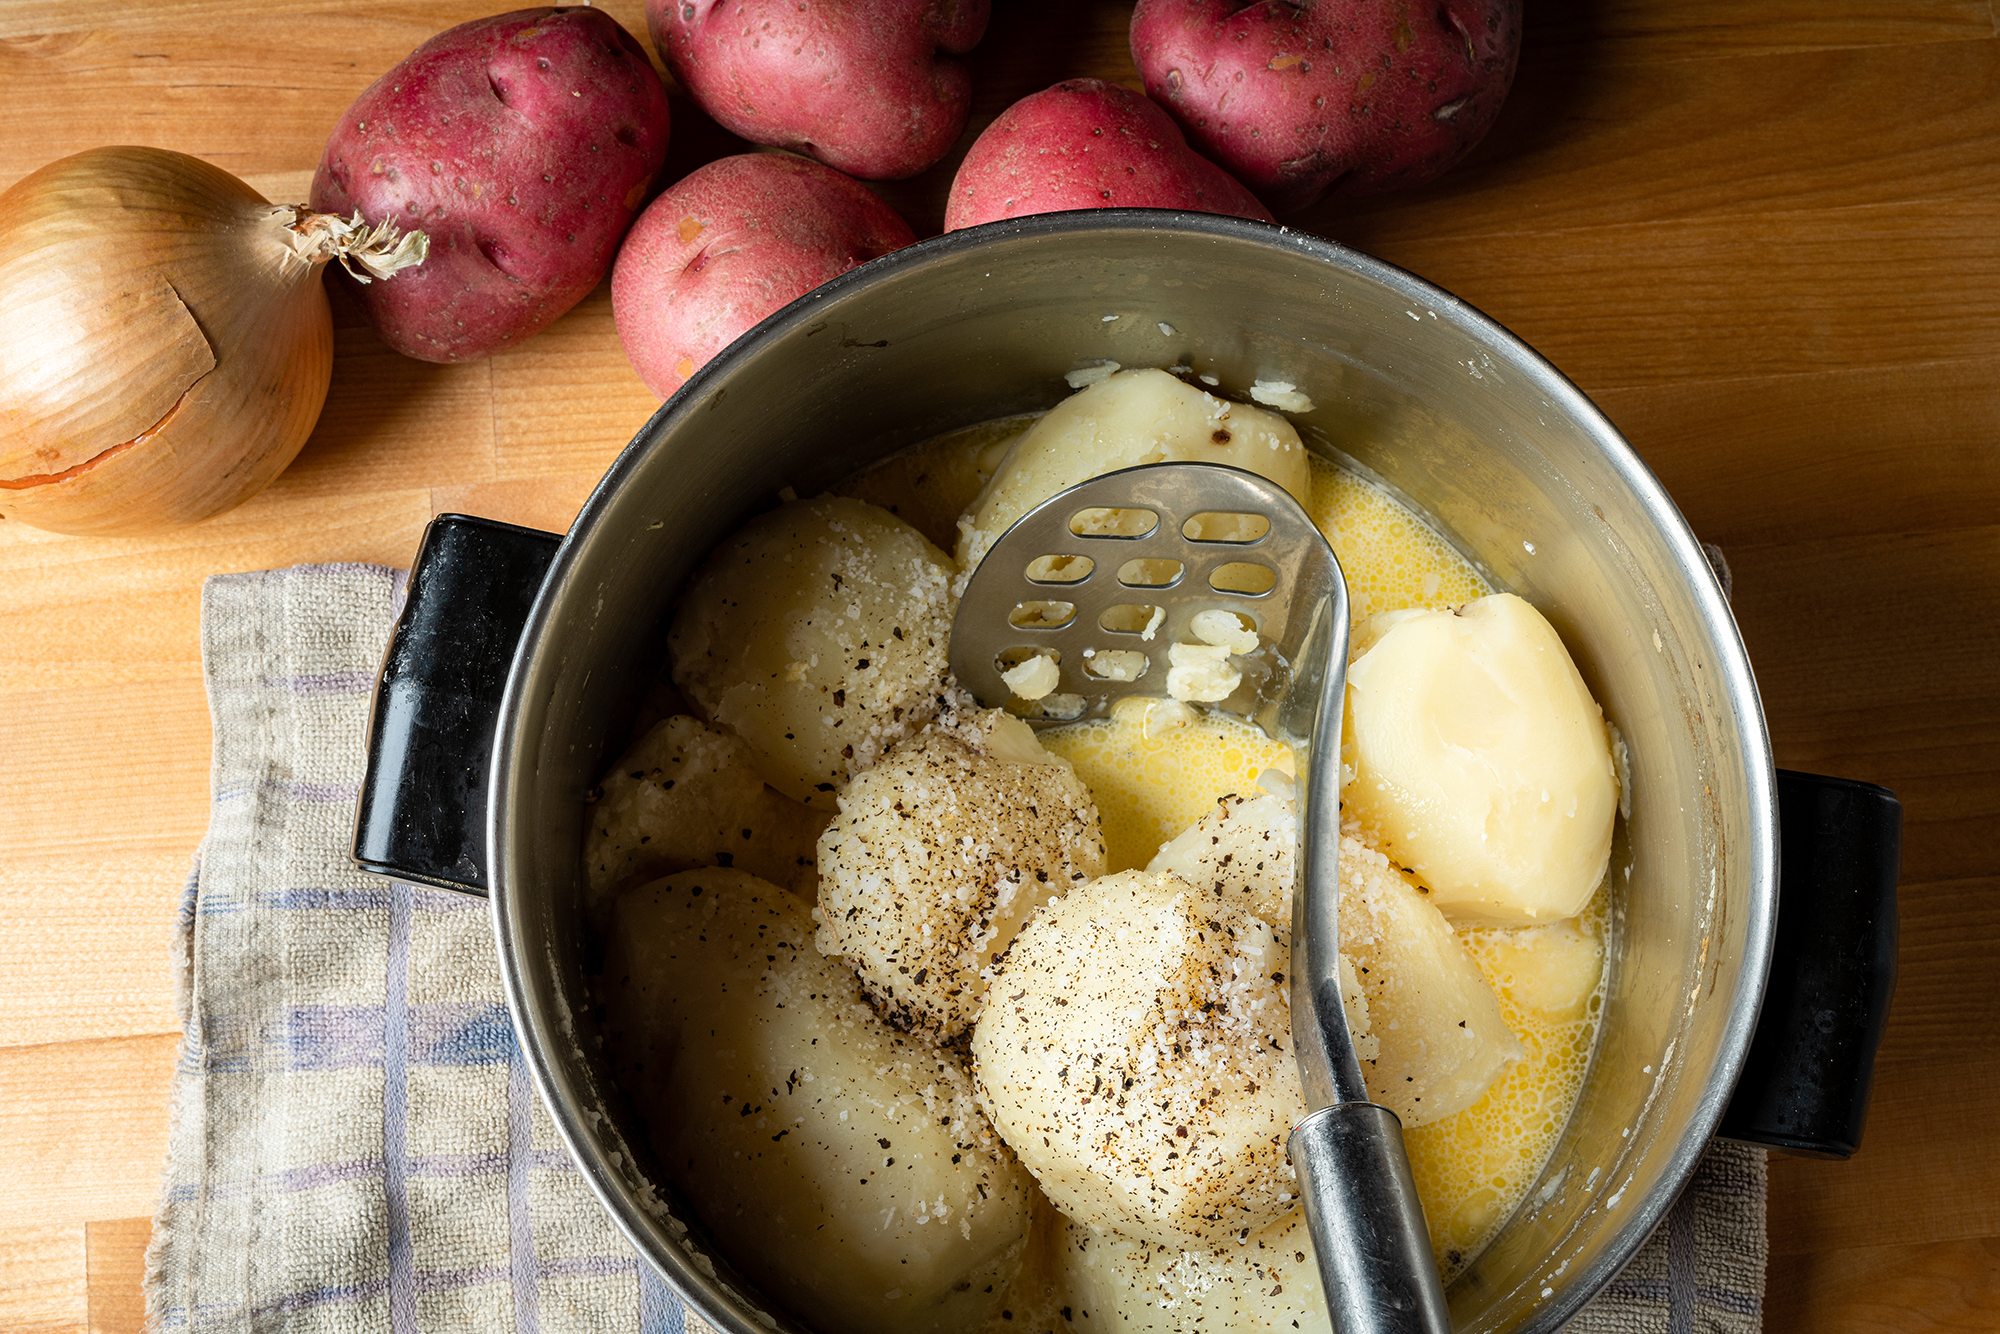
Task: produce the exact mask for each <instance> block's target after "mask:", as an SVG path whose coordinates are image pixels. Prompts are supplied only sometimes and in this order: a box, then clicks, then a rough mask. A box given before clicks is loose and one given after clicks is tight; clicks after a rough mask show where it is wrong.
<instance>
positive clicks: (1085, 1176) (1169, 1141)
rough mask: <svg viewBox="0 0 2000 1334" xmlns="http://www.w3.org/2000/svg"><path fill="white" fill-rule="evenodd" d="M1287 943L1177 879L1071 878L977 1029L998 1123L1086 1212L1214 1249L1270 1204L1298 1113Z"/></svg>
mask: <svg viewBox="0 0 2000 1334" xmlns="http://www.w3.org/2000/svg"><path fill="white" fill-rule="evenodd" d="M1286 967H1287V964H1286V959H1285V950H1284V948H1283V946H1282V945H1281V944H1280V943H1279V941H1278V939H1277V936H1276V934H1275V933H1274V932H1273V930H1272V928H1271V927H1270V926H1269V924H1267V923H1265V922H1264V921H1262V920H1260V919H1259V918H1256V917H1253V916H1251V915H1250V914H1249V913H1246V912H1243V911H1242V910H1241V909H1236V908H1228V907H1222V906H1218V905H1215V904H1213V903H1211V902H1210V901H1209V899H1208V898H1207V897H1206V896H1205V895H1203V894H1202V893H1200V892H1199V891H1197V890H1195V889H1194V888H1193V887H1191V886H1189V885H1187V884H1186V883H1184V882H1182V881H1180V880H1177V879H1175V878H1174V877H1172V876H1164V875H1161V876H1156V875H1149V874H1147V873H1146V872H1143V871H1126V872H1121V873H1120V874H1118V875H1112V876H1106V877H1104V878H1103V879H1100V880H1093V881H1091V882H1090V883H1089V884H1087V885H1083V886H1080V887H1078V888H1076V889H1073V890H1071V891H1070V892H1069V894H1068V895H1066V896H1065V897H1063V898H1061V899H1058V900H1057V901H1056V902H1055V903H1053V904H1051V905H1049V906H1048V907H1047V908H1045V909H1043V910H1042V911H1041V912H1039V913H1037V914H1036V915H1035V917H1034V919H1033V920H1032V921H1030V922H1029V923H1028V925H1027V927H1026V929H1025V930H1023V931H1022V932H1021V934H1020V935H1019V936H1018V937H1016V938H1015V941H1014V948H1013V949H1012V950H1011V951H1009V952H1008V955H1007V958H1006V960H1005V961H1004V962H1003V964H1002V965H1001V968H1000V971H999V974H998V975H997V976H996V977H995V979H994V981H993V985H992V992H991V996H990V998H989V1000H988V1002H987V1005H986V1008H985V1009H984V1010H983V1011H982V1012H981V1013H980V1016H979V1022H978V1024H977V1025H976V1026H975V1027H974V1028H973V1032H972V1053H973V1057H974V1059H975V1061H976V1062H977V1066H976V1074H977V1078H978V1081H979V1089H980V1094H981V1097H982V1098H983V1100H984V1102H985V1105H986V1107H987V1109H988V1112H989V1114H990V1115H991V1116H992V1118H993V1123H994V1125H995V1127H996V1128H997V1129H998V1130H999V1131H1000V1134H1001V1136H1002V1138H1004V1139H1005V1140H1006V1141H1007V1142H1008V1143H1009V1144H1011V1145H1012V1146H1014V1150H1015V1152H1016V1153H1018V1154H1019V1155H1020V1157H1021V1161H1022V1162H1023V1163H1024V1164H1026V1165H1027V1168H1028V1170H1029V1171H1030V1172H1033V1173H1034V1175H1035V1179H1036V1180H1037V1181H1039V1182H1040V1183H1041V1186H1042V1190H1043V1191H1044V1192H1045V1193H1046V1194H1047V1195H1048V1197H1049V1199H1050V1200H1051V1201H1053V1202H1054V1203H1055V1205H1056V1207H1057V1208H1059V1209H1061V1210H1062V1211H1063V1213H1064V1214H1066V1215H1067V1216H1069V1217H1070V1218H1072V1219H1074V1220H1076V1221H1077V1222H1080V1223H1083V1224H1085V1225H1086V1226H1089V1227H1093V1228H1099V1229H1105V1230H1109V1231H1114V1232H1118V1233H1120V1234H1122V1235H1125V1236H1130V1237H1137V1238H1142V1239H1145V1240H1148V1241H1152V1242H1156V1243H1158V1244H1161V1245H1168V1246H1203V1245H1220V1244H1222V1243H1223V1242H1225V1241H1227V1240H1229V1239H1231V1238H1237V1237H1241V1236H1244V1235H1247V1234H1248V1233H1250V1232H1254V1231H1256V1230H1257V1229H1259V1228H1261V1227H1264V1226H1266V1225H1267V1224H1269V1223H1271V1222H1273V1221H1275V1220H1276V1219H1277V1218H1279V1217H1280V1216H1282V1215H1283V1214H1284V1213H1285V1211H1286V1210H1287V1209H1288V1208H1289V1207H1290V1206H1291V1202H1292V1198H1293V1194H1294V1192H1295V1191H1296V1189H1297V1186H1296V1182H1295V1179H1294V1177H1293V1174H1292V1169H1291V1164H1290V1162H1289V1161H1288V1160H1287V1159H1286V1156H1285V1140H1286V1139H1287V1137H1288V1136H1289V1135H1290V1134H1291V1129H1292V1126H1293V1125H1295V1124H1296V1123H1297V1122H1298V1121H1299V1120H1300V1119H1301V1118H1302V1117H1303V1116H1304V1115H1305V1104H1304V1101H1303V1099H1302V1097H1301V1095H1300V1093H1299V1079H1298V1071H1297V1068H1296V1067H1295V1065H1294V1063H1293V1056H1292V1043H1291V1009H1290V1006H1289V1004H1288V999H1287V996H1286V989H1285V981H1284V979H1285V971H1286Z"/></svg>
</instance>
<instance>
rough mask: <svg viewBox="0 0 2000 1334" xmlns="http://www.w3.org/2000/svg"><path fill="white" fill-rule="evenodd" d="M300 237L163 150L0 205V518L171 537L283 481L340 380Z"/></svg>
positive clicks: (203, 169)
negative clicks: (296, 243) (299, 249)
mask: <svg viewBox="0 0 2000 1334" xmlns="http://www.w3.org/2000/svg"><path fill="white" fill-rule="evenodd" d="M294 217H295V213H294V211H293V210H291V209H279V208H274V207H273V206H272V205H271V204H270V202H269V201H267V200H266V199H264V197H263V196H261V195H259V194H258V193H257V192H256V191H255V190H252V189H251V188H250V187H249V186H247V185H245V184H244V183H243V182H242V181H240V180H238V179H237V178H236V177H234V176H232V175H230V174H229V173H228V172H226V171H224V170H222V169H221V168H219V167H216V166H213V165H211V164H209V163H206V162H203V161H201V160H200V159H199V158H194V157H189V156H187V155H186V154H183V153H175V152H170V151H168V150H165V149H158V148H131V147H112V148H96V149H91V150H89V151H87V152H83V153H78V154H76V155H74V156H72V157H67V158H63V159H62V160H61V161H58V162H53V163H50V164H49V165H48V166H46V167H43V168H42V169H41V170H39V171H37V172H34V173H33V174H31V175H29V176H27V177H24V178H23V179H22V180H21V181H19V182H18V183H17V184H15V185H14V186H13V187H12V188H11V189H9V190H8V191H7V192H6V193H5V194H4V195H0V312H4V316H0V516H4V517H5V518H8V519H18V520H20V521H21V522H23V523H27V524H31V525H33V526H34V527H37V528H45V529H48V530H51V531H53V532H59V533H74V534H88V535H109V534H135V533H150V532H158V531H162V530H165V529H169V528H174V527H178V526H181V525H184V524H189V523H194V522H196V521H198V520H201V519H205V518H208V517H209V516H210V515H213V514H217V513H220V512H221V511H223V510H226V509H228V508H230V507H231V506H233V505H236V504H239V503H241V502H242V501H244V500H247V499H248V498H249V497H251V496H253V495H255V494H256V493H257V492H258V491H261V490H262V489H263V488H264V487H265V486H267V485H268V484H269V483H270V482H271V480H272V479H273V478H275V477H276V476H277V475H278V474H279V473H280V472H282V471H284V469H285V467H286V465H288V464H289V463H291V461H292V459H293V458H294V457H296V456H297V454H298V452H299V450H300V448H301V447H302V446H303V445H304V444H305V442H306V437H307V436H309V435H311V434H312V429H313V424H314V422H316V421H317V420H318V419H319V412H320V408H321V406H322V405H323V404H324V403H325V401H326V391H327V385H328V383H329V381H330V380H331V379H332V376H333V318H332V313H331V311H330V310H329V308H328V305H327V297H326V290H325V287H324V285H323V283H322V282H321V277H320V268H321V265H320V264H318V263H315V262H312V261H310V260H308V259H305V258H302V257H300V256H299V255H298V254H297V253H295V252H294V250H293V247H292V232H291V223H292V222H293V220H294Z"/></svg>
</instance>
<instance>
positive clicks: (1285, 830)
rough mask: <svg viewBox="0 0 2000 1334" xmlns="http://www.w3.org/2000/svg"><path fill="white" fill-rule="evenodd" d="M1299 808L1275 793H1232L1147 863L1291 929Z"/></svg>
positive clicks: (1171, 840)
mask: <svg viewBox="0 0 2000 1334" xmlns="http://www.w3.org/2000/svg"><path fill="white" fill-rule="evenodd" d="M1298 846H1299V809H1298V803H1297V802H1296V801H1294V800H1292V799H1291V798H1290V797H1285V796H1279V795H1277V794H1274V793H1270V792H1256V793H1253V794H1252V795H1250V796H1247V797H1246V796H1243V795H1241V794H1240V793H1235V792H1231V793H1229V794H1228V795H1226V796H1223V797H1220V798H1218V799H1217V800H1216V803H1215V806H1214V807H1213V808H1212V809H1210V810H1209V812H1208V813H1207V814H1206V815H1204V816H1202V817H1201V818H1200V819H1199V820H1196V821H1195V822H1194V823H1193V824H1191V825H1189V826H1188V827H1187V828H1186V829H1184V830H1182V831H1181V832H1180V833H1179V834H1177V835H1175V836H1174V837H1173V838H1171V839H1169V840H1168V841H1167V842H1166V843H1165V844H1164V845H1163V846H1162V847H1161V848H1160V850H1159V851H1158V852H1157V853H1155V854H1154V855H1153V860H1152V861H1150V862H1148V863H1147V864H1146V869H1147V870H1148V871H1153V872H1156V873H1162V874H1173V875H1177V876H1179V877H1180V878H1181V879H1183V880H1185V881H1187V882H1188V883H1189V884H1191V885H1194V886H1196V887H1197V888H1200V889H1206V890H1209V891H1210V892H1212V893H1213V894H1214V895H1215V896H1216V898H1217V899H1219V900H1221V901H1222V902H1224V903H1228V904H1230V905H1232V906H1235V907H1240V908H1243V909H1244V910H1246V911H1248V912H1251V913H1254V914H1256V915H1257V916H1258V917H1261V918H1263V919H1264V920H1265V921H1267V922H1271V923H1274V924H1276V925H1278V926H1280V927H1283V928H1289V927H1290V926H1291V922H1292V886H1293V885H1294V884H1295V883H1296V882H1297V880H1298V874H1299V868H1298Z"/></svg>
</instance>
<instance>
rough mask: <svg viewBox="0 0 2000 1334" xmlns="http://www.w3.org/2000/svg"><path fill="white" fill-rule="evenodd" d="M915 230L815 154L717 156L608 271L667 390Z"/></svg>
mask: <svg viewBox="0 0 2000 1334" xmlns="http://www.w3.org/2000/svg"><path fill="white" fill-rule="evenodd" d="M916 239H917V238H916V236H915V234H914V233H912V232H911V231H910V226H909V224H908V223H906V222H904V221H903V219H902V218H900V217H898V216H897V214H896V211H895V210H894V209H892V208H890V207H889V206H888V205H887V204H885V203H883V202H882V201H881V200H880V199H878V198H876V196H875V195H874V194H872V193H871V192H870V191H869V190H868V188H867V187H866V186H864V185H862V184H861V183H860V182H859V181H856V180H853V179H852V178H850V177H847V176H843V175H841V174H840V173H839V172H837V171H834V170H832V169H831V168H828V167H823V166H821V165H820V164H819V163H817V162H810V161H807V160H806V159H805V158H799V157H792V156H790V155H789V154H784V153H745V154H742V155H740V156H738V157H726V158H722V159H719V160H718V161H715V162H711V163H709V164H708V165H707V166H705V167H702V168H700V169H699V170H697V171H694V172H692V173H690V174H689V175H687V176H685V177H683V178H682V179H681V180H680V181H678V182H676V183H675V184H674V185H672V186H669V187H668V188H667V189H666V190H664V191H662V192H661V194H660V197H659V198H658V199H655V200H654V201H653V202H652V204H651V205H650V206H649V207H648V208H647V209H646V211H645V212H644V213H643V214H641V215H640V217H639V220H638V221H637V222H636V223H634V224H632V231H631V233H630V234H629V235H628V236H627V237H626V238H625V244H624V246H623V247H622V248H621V249H620V250H619V252H618V263H617V264H616V265H615V266H614V267H613V268H612V270H611V314H612V318H613V320H614V321H615V322H616V323H617V326H618V341H619V342H620V343H621V344H622V345H623V346H624V348H625V356H626V358H627V359H628V360H630V361H631V363H632V369H634V370H636V371H637V372H638V373H639V378H640V379H642V380H644V381H645V382H646V387H647V388H649V389H651V390H652V391H653V392H654V393H656V394H658V395H659V396H660V397H661V398H667V397H669V396H670V395H672V394H673V392H674V391H675V390H677V389H679V388H680V387H681V386H682V385H683V384H685V383H686V382H687V380H688V377H690V376H692V375H693V374H694V373H695V371H696V370H697V369H698V368H699V367H701V366H702V365H703V364H705V363H706V362H707V361H708V360H709V358H711V357H713V356H714V355H715V354H716V353H718V352H720V351H722V349H723V348H725V347H728V346H729V345H730V344H731V343H733V342H735V341H736V338H737V336H738V335H739V334H741V333H743V332H744V331H745V330H747V329H749V328H751V327H752V326H753V325H755V324H756V323H757V322H758V321H760V320H762V319H763V318H764V317H765V316H766V315H769V314H770V313H771V312H772V311H775V310H777V309H779V308H780V307H781V306H785V305H788V304H790V303H791V302H792V301H795V300H797V299H798V298H799V297H802V296H804V295H805V294H806V293H807V292H810V291H811V290H812V289H813V288H815V287H818V286H819V285H820V284H821V283H823V282H826V281H828V280H829V279H832V278H837V277H839V276H840V275H841V274H843V273H846V272H847V271H848V270H849V269H852V268H855V267H857V266H859V265H861V264H865V263H867V262H868V261H869V260H871V259H875V258H877V257H879V256H882V255H886V254H888V253H889V252H890V251H892V250H900V249H902V248H903V247H904V246H906V245H909V244H911V243H912V242H913V241H915V240H916Z"/></svg>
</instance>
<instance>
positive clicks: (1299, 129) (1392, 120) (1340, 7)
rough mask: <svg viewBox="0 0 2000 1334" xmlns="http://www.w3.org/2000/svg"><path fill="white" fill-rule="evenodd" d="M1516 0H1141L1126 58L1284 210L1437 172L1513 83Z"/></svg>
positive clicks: (1218, 153) (1220, 157)
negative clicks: (1431, 0) (1422, 1)
mask: <svg viewBox="0 0 2000 1334" xmlns="http://www.w3.org/2000/svg"><path fill="white" fill-rule="evenodd" d="M1520 50H1521V0H1435V3H1431V4H1422V5H1418V4H1412V3H1410V0H1252V2H1249V3H1246V0H1139V3H1138V5H1137V6H1136V7H1135V8H1134V9H1133V11H1132V59H1133V61H1134V62H1135V63H1136V64H1137V65H1138V66H1139V72H1140V74H1141V75H1143V76H1144V77H1145V80H1146V91H1147V93H1149V94H1150V95H1152V96H1153V97H1154V98H1156V99H1158V101H1159V102H1160V104H1161V105H1162V106H1164V107H1166V108H1167V110H1168V111H1170V112H1172V113H1173V116H1174V119H1176V120H1178V121H1179V122H1180V123H1181V127H1182V128H1183V129H1185V130H1186V131H1187V134H1188V138H1189V139H1190V140H1191V141H1192V142H1193V143H1194V145H1195V147H1196V148H1198V149H1200V150H1201V151H1202V152H1204V153H1206V154H1208V155H1209V156H1210V157H1213V158H1214V159H1215V160H1216V161H1218V162H1220V163H1221V164H1222V165H1223V166H1225V167H1227V168H1228V169H1229V170H1230V171H1232V172H1234V173H1235V174H1236V176H1237V178H1238V179H1239V180H1241V181H1242V182H1243V183H1244V184H1245V185H1247V186H1249V187H1250V188H1251V189H1252V190H1254V191H1256V193H1257V196H1258V197H1259V198H1260V199H1262V200H1263V201H1264V202H1265V203H1267V204H1269V205H1270V206H1271V207H1272V208H1274V209H1276V210H1277V211H1278V212H1280V213H1289V212H1292V211H1293V210H1295V209H1300V208H1304V207H1305V206H1306V205H1308V204H1310V203H1312V202H1314V201H1315V200H1317V199H1319V198H1321V197H1322V196H1324V195H1326V194H1328V193H1334V194H1343V195H1364V194H1379V193H1382V192H1384V191H1388V190H1398V189H1403V188H1405V187H1408V186H1414V185H1421V184H1423V183H1424V182H1426V181H1429V180H1431V179H1433V178H1435V177H1436V176H1438V175H1439V174H1440V173H1442V172H1443V171H1444V170H1445V169H1446V168H1448V167H1450V166H1451V165H1452V164H1453V163H1455V162H1457V161H1458V160H1459V159H1460V158H1462V157H1464V156H1465V155H1466V154H1467V153H1469V152H1471V151H1472V147H1473V145H1474V144H1477V143H1478V142H1479V141H1480V139H1482V138H1483V137H1485V134H1486V131H1487V130H1488V128H1490V127H1491V126H1492V124H1493V121H1494V118H1495V117H1497V116H1498V115H1499V114H1500V104H1501V102H1503V101H1504V100H1506V97H1507V90H1508V88H1509V87H1511V86H1512V84H1513V82H1514V63H1515V59H1516V57H1517V56H1518V55H1519V54H1520Z"/></svg>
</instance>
